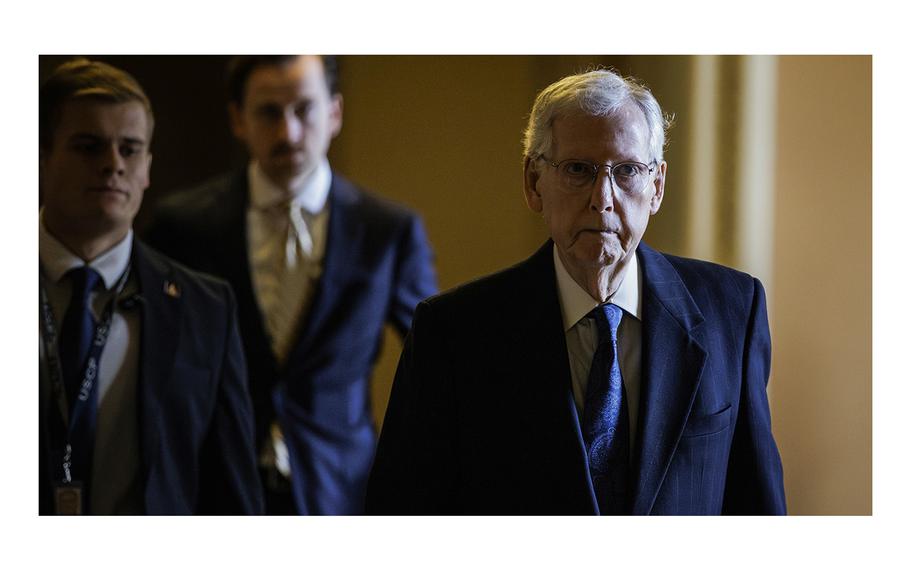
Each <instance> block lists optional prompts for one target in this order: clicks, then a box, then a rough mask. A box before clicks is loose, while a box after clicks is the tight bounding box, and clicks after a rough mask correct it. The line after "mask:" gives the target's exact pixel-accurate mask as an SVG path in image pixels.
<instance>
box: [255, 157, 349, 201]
mask: <svg viewBox="0 0 910 568" xmlns="http://www.w3.org/2000/svg"><path fill="white" fill-rule="evenodd" d="M247 179H249V183H250V205H251V206H252V207H254V208H256V209H268V208H269V207H273V206H275V205H278V204H280V203H283V202H285V201H286V200H287V192H286V191H285V190H283V189H282V188H280V187H278V186H277V185H276V184H275V183H274V182H273V181H272V180H270V179H269V177H268V176H267V175H265V172H264V171H262V168H261V167H260V166H259V162H256V161H253V162H250V165H249V168H248V169H247ZM331 186H332V168H331V167H329V161H328V159H326V158H323V159H322V160H321V161H320V162H319V164H318V165H317V166H316V169H314V170H313V171H312V172H310V173H308V174H307V175H305V176H301V177H299V178H297V179H295V180H294V181H293V182H292V183H291V195H292V196H293V197H291V203H292V204H294V205H296V206H298V207H302V208H303V209H305V210H306V211H307V212H308V213H310V214H313V215H315V214H317V213H319V212H321V211H322V209H323V208H324V207H325V202H326V200H327V199H328V197H329V188H330V187H331Z"/></svg>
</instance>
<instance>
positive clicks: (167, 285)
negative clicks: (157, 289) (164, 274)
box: [164, 280, 180, 298]
mask: <svg viewBox="0 0 910 568" xmlns="http://www.w3.org/2000/svg"><path fill="white" fill-rule="evenodd" d="M164 293H165V294H167V295H168V296H170V297H171V298H179V297H180V288H178V287H177V284H176V283H175V282H173V281H171V280H165V281H164Z"/></svg>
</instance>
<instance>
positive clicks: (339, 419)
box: [150, 170, 437, 514]
mask: <svg viewBox="0 0 910 568" xmlns="http://www.w3.org/2000/svg"><path fill="white" fill-rule="evenodd" d="M248 203H249V188H248V182H247V176H246V171H245V170H244V171H241V172H237V173H234V174H231V175H227V176H224V177H220V178H217V179H215V180H212V181H210V182H208V183H206V184H204V185H202V186H201V187H198V188H195V189H192V190H189V191H187V192H179V193H177V194H176V195H175V196H174V197H173V198H171V199H169V200H167V201H166V202H165V203H163V204H162V206H161V207H160V209H159V211H158V215H157V216H156V219H155V222H154V225H153V228H152V231H151V233H150V238H151V241H152V242H153V243H155V244H156V246H159V247H160V248H161V249H162V250H164V251H166V252H167V253H168V254H171V255H173V256H174V257H175V258H177V259H178V260H182V261H183V262H185V263H187V264H188V265H190V266H192V267H193V268H196V269H198V270H202V271H205V272H210V273H212V274H215V275H217V276H220V277H223V278H225V279H226V280H228V281H229V282H230V283H231V285H232V286H233V288H234V291H235V293H236V294H237V301H238V306H239V315H240V330H241V335H242V336H243V343H244V350H245V352H246V359H247V364H248V366H249V375H250V389H251V393H252V396H253V404H254V407H255V414H256V424H257V427H256V431H257V441H258V446H259V447H260V449H261V448H262V445H263V444H266V443H270V437H269V428H270V424H271V423H272V422H273V421H274V420H276V419H277V420H278V422H279V424H280V425H281V428H282V431H283V433H284V438H285V443H286V444H287V446H288V451H289V454H290V456H289V457H290V461H291V473H292V479H291V488H292V491H293V499H294V504H295V506H296V510H297V512H299V513H301V514H357V513H362V512H363V499H364V492H365V490H366V482H367V476H368V474H369V468H370V464H371V462H372V459H373V454H374V451H375V447H376V434H375V427H374V422H373V417H372V412H371V408H370V387H369V377H370V375H371V373H372V367H373V363H374V362H375V360H376V357H377V356H378V354H379V351H380V347H381V342H382V334H383V326H384V325H385V323H386V322H388V323H391V324H392V325H393V326H394V327H395V328H396V330H398V332H399V333H400V334H401V335H402V336H404V335H405V334H406V333H407V330H408V329H409V328H410V325H411V318H412V317H413V314H414V309H415V307H416V305H417V303H418V302H419V301H420V300H422V299H423V298H425V297H427V296H430V295H431V294H434V293H435V292H436V290H437V289H436V277H435V273H434V270H433V264H432V262H433V261H432V253H431V251H430V247H429V243H428V241H427V237H426V234H425V232H424V229H423V225H422V223H421V222H420V219H419V218H418V217H417V215H415V214H414V213H413V212H411V211H409V210H407V209H405V208H403V207H401V206H398V205H395V204H392V203H390V202H388V201H385V200H382V199H380V198H378V197H376V196H373V195H371V194H369V193H368V192H365V191H363V190H361V189H359V188H357V187H355V186H354V185H353V184H351V183H350V182H349V181H347V180H345V179H344V178H342V177H340V176H339V175H337V173H335V172H333V174H332V185H331V189H330V190H329V197H328V206H329V221H328V235H327V242H326V253H325V258H324V261H323V262H324V264H323V273H322V276H321V278H320V279H319V282H318V284H317V286H316V291H315V294H314V296H313V299H312V302H311V304H310V308H309V312H308V313H307V315H306V317H305V318H304V320H303V321H302V322H300V327H299V329H298V333H297V339H296V341H295V343H294V344H293V347H292V349H291V352H290V355H289V357H288V361H287V363H286V365H284V366H283V367H281V366H279V365H278V362H277V360H276V359H275V356H274V354H273V353H272V350H271V347H270V342H269V338H268V334H267V332H266V329H265V327H264V323H263V316H262V313H261V312H260V310H259V306H258V303H257V300H256V296H255V292H254V289H253V284H252V280H251V275H250V265H249V259H248V249H247V232H246V218H247V206H248Z"/></svg>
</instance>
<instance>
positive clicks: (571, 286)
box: [553, 244, 641, 331]
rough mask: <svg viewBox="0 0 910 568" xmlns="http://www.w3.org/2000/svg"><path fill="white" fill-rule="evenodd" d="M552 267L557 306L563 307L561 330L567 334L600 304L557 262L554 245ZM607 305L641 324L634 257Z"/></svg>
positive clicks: (639, 281)
mask: <svg viewBox="0 0 910 568" xmlns="http://www.w3.org/2000/svg"><path fill="white" fill-rule="evenodd" d="M553 264H554V265H555V266H556V287H557V289H558V290H559V304H560V306H561V307H562V324H563V330H564V331H569V330H570V329H571V328H572V327H573V326H574V325H575V324H576V323H578V322H579V321H581V319H582V318H584V317H585V316H587V315H588V313H590V311H591V310H593V309H594V308H596V307H597V306H598V305H599V302H598V301H597V300H595V299H594V298H592V297H591V295H590V294H588V292H587V291H586V290H585V289H584V288H582V287H581V286H579V285H578V282H576V281H575V280H574V279H573V278H572V276H571V275H570V274H569V271H568V270H566V267H565V265H564V264H563V263H562V259H561V258H559V253H558V252H557V250H556V245H555V244H554V245H553ZM607 303H608V304H616V305H617V306H619V307H620V308H622V309H623V311H625V312H626V313H627V314H630V315H632V316H634V317H635V318H636V319H638V320H641V278H640V274H639V267H638V256H637V253H636V254H633V255H632V258H631V259H630V260H629V266H627V267H626V275H625V277H624V278H623V280H622V283H621V284H620V285H619V289H618V290H617V291H616V293H614V294H613V297H612V298H610V300H609V301H608V302H607Z"/></svg>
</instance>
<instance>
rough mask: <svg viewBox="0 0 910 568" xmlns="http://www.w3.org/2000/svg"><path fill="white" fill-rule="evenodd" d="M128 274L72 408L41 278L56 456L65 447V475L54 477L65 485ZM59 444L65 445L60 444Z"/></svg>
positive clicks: (99, 329) (97, 336) (104, 318)
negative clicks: (54, 407) (54, 408)
mask: <svg viewBox="0 0 910 568" xmlns="http://www.w3.org/2000/svg"><path fill="white" fill-rule="evenodd" d="M129 272H130V267H129V266H127V269H126V270H125V271H124V272H123V274H122V275H121V276H120V278H119V279H118V280H117V283H116V284H115V286H114V294H113V296H112V297H111V299H110V300H109V301H108V303H107V305H106V306H105V308H104V311H103V312H102V315H101V319H100V320H99V322H98V324H97V325H96V326H95V332H94V336H93V338H92V343H91V345H90V346H89V353H88V358H87V359H86V362H85V367H84V368H83V370H82V381H81V384H80V387H79V392H78V394H77V396H76V400H74V401H72V405H68V401H67V400H66V388H65V387H64V384H63V369H62V365H61V363H60V354H59V352H58V333H57V324H56V321H55V318H54V313H53V309H52V308H51V305H50V301H49V300H48V297H47V291H46V290H45V286H44V279H43V278H41V282H42V284H41V286H40V287H39V289H40V294H41V323H42V325H41V339H42V342H43V343H44V353H45V358H46V360H47V368H48V374H49V375H50V380H51V390H52V392H53V396H54V398H55V399H56V402H57V410H58V414H57V416H58V418H59V422H57V423H56V426H57V427H56V435H55V436H52V439H53V440H54V443H55V444H56V445H57V450H56V453H58V454H59V453H61V449H60V447H59V446H60V445H62V457H61V460H60V461H61V462H62V463H61V467H62V469H61V472H62V474H61V475H60V476H54V477H55V478H60V479H61V480H62V481H63V483H65V484H69V483H72V481H73V479H72V473H71V469H72V453H73V448H72V435H73V432H74V430H75V428H77V427H78V426H79V424H80V423H81V422H82V421H84V420H86V419H87V418H88V413H89V412H91V411H92V410H93V409H92V404H94V403H95V401H94V400H92V395H93V394H94V391H95V390H96V384H97V379H98V371H99V368H100V361H101V353H102V351H104V346H105V345H106V344H107V338H108V334H109V332H110V328H111V321H112V320H113V315H114V306H115V304H116V303H117V298H118V297H119V296H120V294H121V293H122V292H123V288H124V287H125V285H126V281H127V278H128V276H129ZM94 410H97V409H94ZM67 418H68V420H67ZM64 424H66V426H64ZM52 431H53V429H52ZM60 441H62V442H63V443H62V444H60V443H59V442H60Z"/></svg>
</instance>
